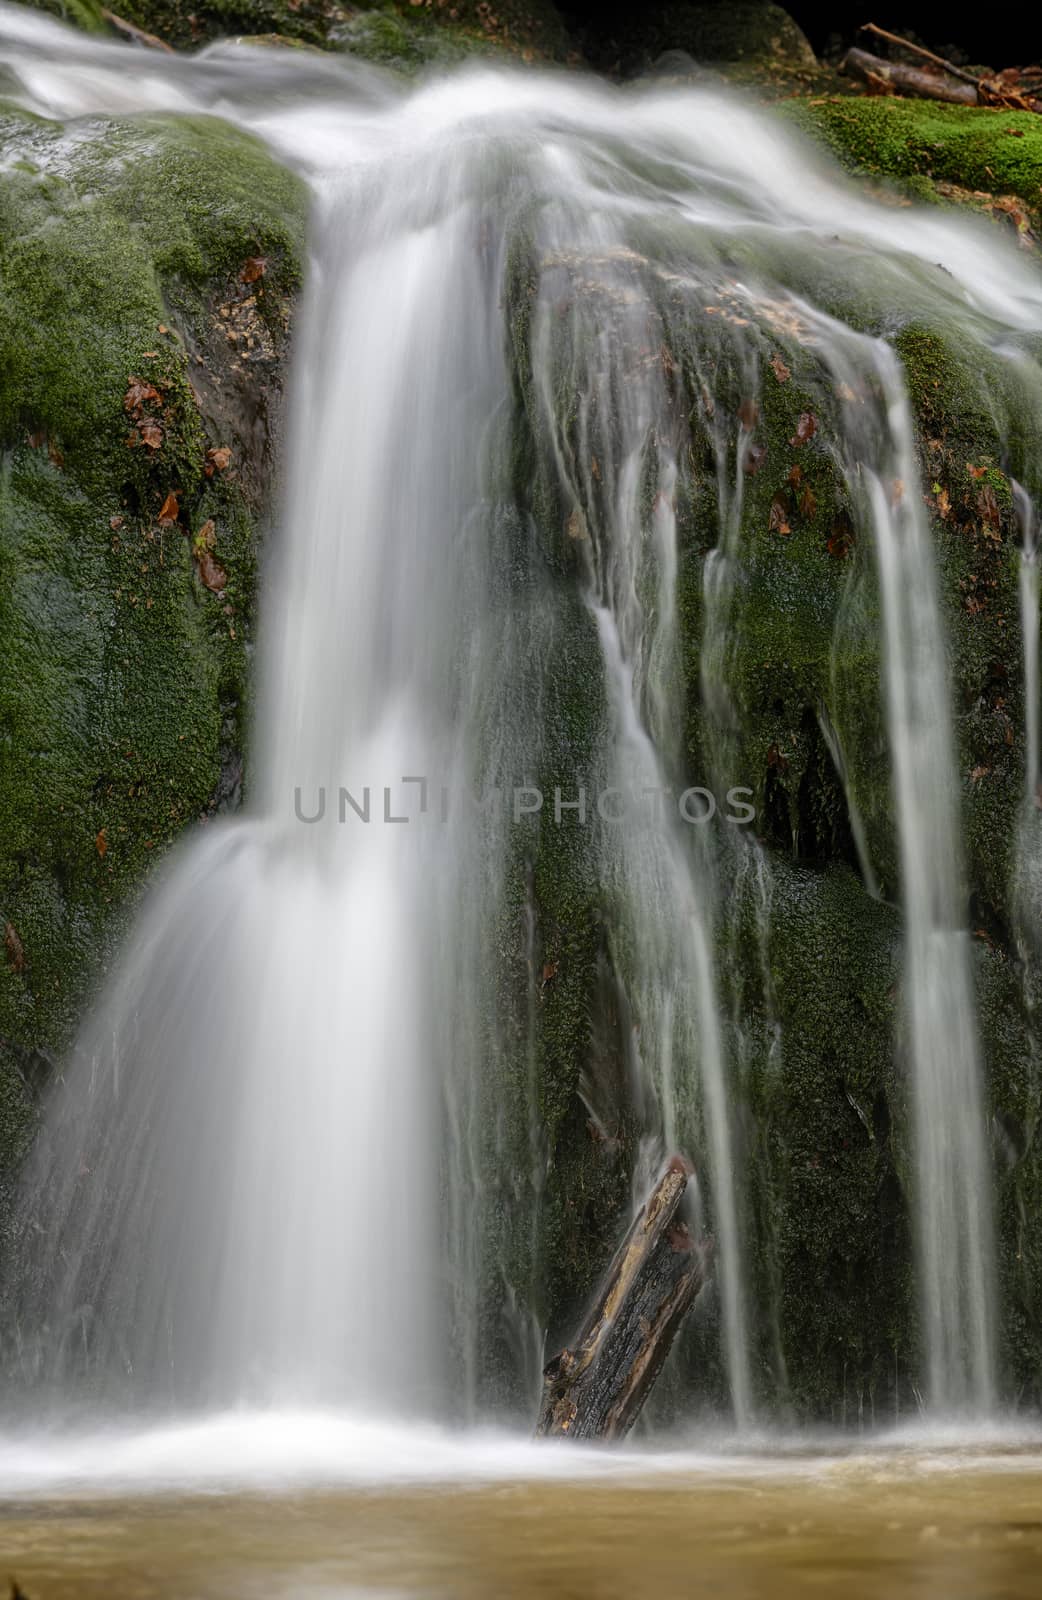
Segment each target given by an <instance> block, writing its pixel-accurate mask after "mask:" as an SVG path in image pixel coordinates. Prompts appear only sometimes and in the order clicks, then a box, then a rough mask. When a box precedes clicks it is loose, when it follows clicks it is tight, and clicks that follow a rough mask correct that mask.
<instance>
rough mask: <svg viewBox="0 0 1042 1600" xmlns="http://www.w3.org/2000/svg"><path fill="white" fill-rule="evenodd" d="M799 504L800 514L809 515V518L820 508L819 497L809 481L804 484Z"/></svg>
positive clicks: (802, 515)
mask: <svg viewBox="0 0 1042 1600" xmlns="http://www.w3.org/2000/svg"><path fill="white" fill-rule="evenodd" d="M799 506H800V516H801V517H807V518H808V519H809V518H811V517H813V516H814V514H815V512H816V511H817V509H818V502H817V498H816V496H815V494H814V490H813V489H812V488H811V486H810V484H809V483H805V484H804V485H803V493H802V494H801V495H800V500H799Z"/></svg>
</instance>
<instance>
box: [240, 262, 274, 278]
mask: <svg viewBox="0 0 1042 1600" xmlns="http://www.w3.org/2000/svg"><path fill="white" fill-rule="evenodd" d="M267 270H268V258H267V256H251V257H250V259H249V260H248V261H244V262H243V264H242V267H241V268H240V270H239V282H240V283H256V282H257V279H258V278H263V276H264V274H265V273H266V272H267Z"/></svg>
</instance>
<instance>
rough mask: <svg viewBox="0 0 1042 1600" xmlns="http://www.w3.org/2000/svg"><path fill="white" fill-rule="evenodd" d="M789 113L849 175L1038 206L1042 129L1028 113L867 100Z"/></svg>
mask: <svg viewBox="0 0 1042 1600" xmlns="http://www.w3.org/2000/svg"><path fill="white" fill-rule="evenodd" d="M784 113H785V114H786V115H787V116H789V117H790V118H791V119H792V120H793V121H794V122H796V123H797V124H798V125H799V126H800V127H801V128H803V129H804V130H805V131H806V132H808V133H810V134H812V135H813V136H814V137H815V138H816V139H817V140H818V141H819V142H820V143H821V144H823V145H824V146H825V147H826V149H828V150H829V151H830V152H831V153H832V154H833V155H834V156H836V157H838V159H839V160H840V162H841V163H842V164H843V165H844V166H845V167H847V168H848V169H849V170H851V171H854V172H859V173H868V174H870V175H872V176H876V177H884V178H896V179H902V180H929V182H930V184H931V185H935V184H938V183H945V184H955V185H957V186H958V187H959V188H960V189H962V190H968V191H974V190H980V191H984V192H986V193H987V194H989V195H996V194H997V195H1018V196H1019V197H1020V198H1021V199H1022V200H1024V201H1025V202H1026V203H1027V204H1028V205H1029V206H1032V207H1034V208H1036V209H1037V208H1038V206H1039V201H1040V193H1042V128H1040V126H1039V119H1038V117H1036V116H1033V115H1032V114H1031V113H1030V112H1026V111H1003V110H991V109H986V108H983V107H981V108H978V107H973V106H947V105H940V104H938V103H937V102H935V101H930V100H901V99H896V98H888V97H875V96H870V97H866V98H853V97H851V98H840V97H836V98H832V99H824V100H814V101H800V100H794V101H790V102H788V103H787V104H786V106H785V107H784ZM924 192H925V191H924Z"/></svg>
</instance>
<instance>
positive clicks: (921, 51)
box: [858, 22, 981, 88]
mask: <svg viewBox="0 0 1042 1600" xmlns="http://www.w3.org/2000/svg"><path fill="white" fill-rule="evenodd" d="M858 31H859V32H860V33H874V34H875V36H876V38H877V39H885V40H886V42H887V44H896V45H899V46H900V48H901V49H902V50H910V51H911V53H912V54H913V55H916V56H922V57H923V59H924V60H925V61H932V62H933V64H934V66H937V67H943V68H944V70H945V72H950V73H951V75H952V77H953V78H961V79H962V81H963V82H964V83H972V84H973V85H974V87H975V88H976V87H977V85H979V83H980V81H981V80H980V78H978V77H976V76H975V75H974V73H972V72H967V71H966V70H965V68H963V67H957V66H956V65H955V63H954V62H953V61H948V60H946V59H945V57H944V56H935V55H934V53H933V51H932V50H927V49H925V48H924V46H923V45H921V44H913V43H912V42H911V40H910V39H902V38H901V35H900V34H899V33H887V31H886V29H885V28H877V27H876V25H875V23H874V22H866V23H865V25H864V27H863V28H860V29H859V30H858Z"/></svg>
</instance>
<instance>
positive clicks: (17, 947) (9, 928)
mask: <svg viewBox="0 0 1042 1600" xmlns="http://www.w3.org/2000/svg"><path fill="white" fill-rule="evenodd" d="M4 949H5V950H6V952H7V965H8V966H9V967H10V969H11V971H12V972H24V971H25V951H24V949H23V948H22V941H21V939H19V937H18V932H17V929H16V928H15V925H14V923H13V922H9V923H7V925H6V926H5V928H4Z"/></svg>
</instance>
